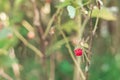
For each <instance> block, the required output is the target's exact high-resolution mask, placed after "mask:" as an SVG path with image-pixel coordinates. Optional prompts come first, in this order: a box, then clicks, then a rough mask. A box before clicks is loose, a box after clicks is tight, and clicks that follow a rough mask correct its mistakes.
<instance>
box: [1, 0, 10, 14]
mask: <svg viewBox="0 0 120 80" xmlns="http://www.w3.org/2000/svg"><path fill="white" fill-rule="evenodd" d="M9 10H10V2H9V0H0V12H1V11H5V12H8V11H9Z"/></svg>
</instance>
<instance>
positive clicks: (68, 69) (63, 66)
mask: <svg viewBox="0 0 120 80" xmlns="http://www.w3.org/2000/svg"><path fill="white" fill-rule="evenodd" d="M59 67H60V68H59V69H60V71H61V72H62V73H63V74H66V75H70V74H71V73H72V71H73V66H72V65H71V64H70V63H69V62H68V61H66V60H64V61H62V62H61V63H60V65H59Z"/></svg>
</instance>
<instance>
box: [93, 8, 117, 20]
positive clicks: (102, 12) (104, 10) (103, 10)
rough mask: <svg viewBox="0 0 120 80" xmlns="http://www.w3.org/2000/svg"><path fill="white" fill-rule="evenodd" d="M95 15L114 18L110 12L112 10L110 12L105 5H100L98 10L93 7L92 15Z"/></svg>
mask: <svg viewBox="0 0 120 80" xmlns="http://www.w3.org/2000/svg"><path fill="white" fill-rule="evenodd" d="M97 16H98V17H100V18H102V19H105V20H111V21H114V20H116V17H115V16H114V15H113V14H112V12H110V11H109V9H108V8H105V7H102V8H101V10H99V9H98V8H95V9H93V11H92V17H97Z"/></svg>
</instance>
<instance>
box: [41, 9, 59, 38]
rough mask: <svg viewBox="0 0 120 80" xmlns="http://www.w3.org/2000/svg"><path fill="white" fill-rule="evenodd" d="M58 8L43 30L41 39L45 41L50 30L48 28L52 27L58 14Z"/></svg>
mask: <svg viewBox="0 0 120 80" xmlns="http://www.w3.org/2000/svg"><path fill="white" fill-rule="evenodd" d="M60 10H61V9H60V8H58V9H57V11H56V12H55V14H54V15H53V16H52V18H51V19H50V21H49V23H48V26H47V28H46V30H45V33H44V35H43V39H45V38H46V37H47V35H48V33H49V30H50V27H51V26H52V24H53V22H54V20H55V17H56V16H57V15H58V14H59V13H60Z"/></svg>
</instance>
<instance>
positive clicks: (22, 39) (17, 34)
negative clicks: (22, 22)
mask: <svg viewBox="0 0 120 80" xmlns="http://www.w3.org/2000/svg"><path fill="white" fill-rule="evenodd" d="M14 33H15V35H16V37H17V38H19V39H20V40H21V41H22V42H23V43H24V44H25V45H26V46H27V47H29V48H30V49H32V50H33V51H34V52H35V53H36V54H37V55H38V56H40V57H41V58H42V57H43V54H42V52H41V51H40V50H38V49H37V48H36V47H35V46H33V45H32V44H30V43H28V42H27V40H26V39H25V38H24V37H23V36H22V35H21V34H20V33H19V32H18V31H16V30H14Z"/></svg>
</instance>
